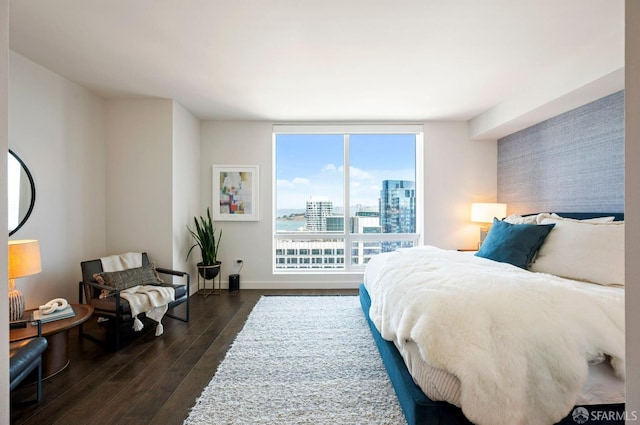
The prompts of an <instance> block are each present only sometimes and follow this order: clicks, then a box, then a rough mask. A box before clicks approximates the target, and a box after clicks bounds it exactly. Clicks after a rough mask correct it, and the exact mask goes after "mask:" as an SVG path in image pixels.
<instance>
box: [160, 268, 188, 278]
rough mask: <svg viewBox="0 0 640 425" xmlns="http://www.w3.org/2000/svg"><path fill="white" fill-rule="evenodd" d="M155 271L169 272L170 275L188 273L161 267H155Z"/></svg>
mask: <svg viewBox="0 0 640 425" xmlns="http://www.w3.org/2000/svg"><path fill="white" fill-rule="evenodd" d="M156 271H157V272H158V273H162V274H170V275H173V276H189V273H187V272H181V271H178V270H171V269H165V268H163V267H156Z"/></svg>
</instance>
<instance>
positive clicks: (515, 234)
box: [475, 218, 554, 269]
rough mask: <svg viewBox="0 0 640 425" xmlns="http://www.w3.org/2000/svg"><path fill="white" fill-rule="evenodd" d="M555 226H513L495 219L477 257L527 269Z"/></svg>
mask: <svg viewBox="0 0 640 425" xmlns="http://www.w3.org/2000/svg"><path fill="white" fill-rule="evenodd" d="M553 227H554V224H544V225H539V224H511V223H508V222H506V221H500V220H498V219H496V218H494V219H493V226H492V227H491V230H489V234H488V235H487V237H486V239H485V240H484V242H483V243H482V245H481V246H480V250H478V252H476V254H475V255H476V256H478V257H483V258H488V259H490V260H494V261H499V262H501V263H509V264H513V265H514V266H517V267H520V268H523V269H525V268H527V266H529V263H531V261H532V260H533V256H534V255H535V254H536V251H538V249H539V248H540V246H541V245H542V243H543V242H544V239H545V238H546V237H547V235H548V234H549V232H551V229H553Z"/></svg>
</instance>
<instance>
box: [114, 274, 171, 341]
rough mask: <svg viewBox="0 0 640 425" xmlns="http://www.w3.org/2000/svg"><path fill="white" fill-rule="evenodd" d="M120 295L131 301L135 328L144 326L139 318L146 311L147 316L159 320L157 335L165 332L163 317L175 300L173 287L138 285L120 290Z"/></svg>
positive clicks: (138, 328)
mask: <svg viewBox="0 0 640 425" xmlns="http://www.w3.org/2000/svg"><path fill="white" fill-rule="evenodd" d="M120 296H121V297H122V298H124V299H125V300H127V301H128V302H129V307H130V308H131V315H132V316H133V317H134V321H133V330H135V331H140V330H142V328H143V327H144V325H143V324H142V321H140V319H138V314H140V313H145V314H146V316H147V317H148V318H150V319H152V320H155V321H156V322H158V324H157V325H156V336H160V335H162V334H163V332H164V327H163V326H162V317H163V316H164V314H165V313H166V312H167V308H168V304H169V303H170V302H171V301H174V300H175V291H174V290H173V288H168V287H166V286H156V285H138V286H134V287H132V288H128V289H123V290H122V291H120Z"/></svg>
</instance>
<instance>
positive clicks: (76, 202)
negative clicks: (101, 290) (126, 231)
mask: <svg viewBox="0 0 640 425" xmlns="http://www.w3.org/2000/svg"><path fill="white" fill-rule="evenodd" d="M9 86H10V90H9V147H10V148H11V149H12V150H14V151H15V152H16V154H17V155H18V156H20V157H21V158H22V160H23V161H24V162H25V163H26V165H27V167H29V169H30V170H31V173H32V175H33V178H34V180H35V186H36V201H35V207H34V210H33V213H32V215H31V217H30V218H29V220H28V221H27V222H26V223H25V225H24V226H23V227H22V228H21V229H20V230H18V232H17V233H15V234H14V235H13V236H12V237H11V239H31V238H33V239H38V240H39V241H40V254H41V260H42V272H41V273H39V274H37V275H33V276H29V277H25V278H22V279H19V280H18V281H17V286H18V289H20V290H21V291H22V292H23V294H24V296H25V301H26V306H27V308H33V307H37V306H38V305H41V304H43V303H45V302H46V301H48V300H50V299H52V298H55V297H65V298H68V299H69V300H72V301H74V302H75V301H76V300H77V297H78V281H79V280H80V278H81V273H80V261H82V260H85V259H91V258H95V256H96V255H99V254H101V253H102V252H104V247H105V213H104V210H105V199H106V198H105V149H104V142H105V136H104V134H105V127H104V101H103V99H102V98H100V97H98V96H96V95H94V94H92V93H90V92H89V91H88V90H86V89H84V88H82V87H80V86H79V85H77V84H75V83H72V82H70V81H69V80H66V79H64V78H62V77H60V76H59V75H57V74H54V73H53V72H51V71H49V70H48V69H46V68H43V67H42V66H40V65H38V64H36V63H34V62H32V61H30V60H29V59H27V58H25V57H23V56H21V55H19V54H17V53H14V52H11V53H10V75H9ZM3 187H4V186H3ZM5 198H6V197H3V199H5Z"/></svg>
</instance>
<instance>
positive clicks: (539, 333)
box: [365, 247, 624, 425]
mask: <svg viewBox="0 0 640 425" xmlns="http://www.w3.org/2000/svg"><path fill="white" fill-rule="evenodd" d="M365 286H366V287H367V290H368V292H369V295H370V296H371V301H372V306H371V310H370V316H371V319H372V320H373V322H374V324H375V325H376V326H377V328H378V330H379V331H380V333H381V334H382V336H383V338H385V339H388V340H391V341H394V342H395V343H396V345H397V346H399V347H403V346H404V345H405V342H406V341H413V342H415V343H416V344H417V347H418V349H419V353H420V357H421V358H422V360H424V361H425V362H426V364H428V365H429V366H431V367H433V368H437V369H441V370H443V371H446V372H447V373H449V374H451V375H453V376H455V377H456V378H457V379H459V384H460V386H459V392H460V395H459V404H460V406H461V408H462V410H463V412H464V413H465V415H466V416H467V417H468V418H469V419H470V420H472V421H474V422H475V423H477V424H480V425H483V424H490V425H498V424H514V423H518V424H550V423H555V422H557V421H559V420H560V419H562V418H563V417H564V416H566V415H567V414H568V413H569V412H570V410H571V408H572V407H573V406H574V405H575V404H576V403H577V401H578V397H579V394H580V392H581V390H582V389H583V388H584V387H585V383H586V382H587V374H588V367H587V362H588V360H595V359H597V358H599V357H602V353H605V354H607V355H610V356H611V357H612V358H613V362H612V364H613V367H614V369H615V370H616V372H617V374H618V375H619V376H623V373H624V307H623V306H624V291H623V290H622V289H620V288H610V287H602V286H598V285H592V284H585V283H581V282H575V281H570V280H566V279H561V278H557V277H555V276H550V275H545V274H541V273H531V272H528V271H525V270H522V269H519V268H517V267H514V266H511V265H508V264H504V263H496V262H493V261H491V260H486V259H483V258H478V257H474V256H473V255H470V254H468V253H460V252H456V251H444V250H439V249H437V248H434V247H417V248H412V249H407V250H399V251H397V252H396V253H391V254H386V255H381V256H378V257H375V258H374V259H373V260H372V261H371V262H370V263H369V265H368V267H367V271H366V274H365ZM469 319H471V320H469ZM401 352H402V350H401ZM423 390H424V388H423ZM438 391H440V390H438ZM425 393H428V391H425ZM427 395H429V394H427ZM431 395H433V394H431ZM434 398H437V397H434ZM447 401H451V400H448V399H447Z"/></svg>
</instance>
